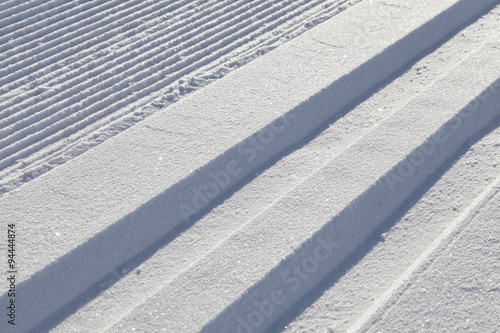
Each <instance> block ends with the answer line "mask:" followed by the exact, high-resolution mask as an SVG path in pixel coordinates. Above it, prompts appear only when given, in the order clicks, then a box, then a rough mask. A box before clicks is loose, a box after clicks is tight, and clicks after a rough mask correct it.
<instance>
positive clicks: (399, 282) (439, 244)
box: [347, 176, 500, 332]
mask: <svg viewBox="0 0 500 333" xmlns="http://www.w3.org/2000/svg"><path fill="white" fill-rule="evenodd" d="M499 185H500V176H497V177H496V178H495V179H494V180H493V181H492V182H491V183H489V184H488V186H486V187H485V188H484V190H483V191H482V192H481V193H479V195H478V196H477V197H475V198H474V199H473V200H472V201H471V202H470V204H469V205H468V206H467V207H466V208H465V210H464V211H463V212H462V213H461V214H460V215H459V216H457V217H456V218H455V219H454V220H453V221H452V222H451V223H450V224H449V225H448V226H447V227H446V228H445V229H444V230H443V231H442V233H441V234H440V235H439V236H438V237H436V239H434V241H433V242H432V243H431V244H430V245H429V246H428V247H427V248H426V249H425V251H423V252H422V253H421V254H420V256H419V257H418V258H417V259H415V260H414V261H413V262H412V264H411V265H410V266H409V267H408V268H407V269H406V270H405V271H404V272H403V274H401V275H400V276H399V277H398V278H397V279H395V280H394V282H393V283H392V284H391V285H390V286H389V288H387V290H386V291H385V292H384V293H383V294H382V295H381V296H380V297H379V298H378V299H377V300H376V301H375V302H374V303H373V305H372V306H370V307H369V308H368V309H366V311H364V312H363V314H362V315H361V316H360V317H359V318H358V320H357V321H356V322H355V323H354V324H353V325H352V326H351V327H350V328H349V329H348V330H347V331H348V332H361V331H366V330H368V329H369V328H370V327H371V324H370V323H371V322H374V321H373V319H375V317H376V316H377V317H381V316H383V314H384V313H386V312H387V311H388V310H389V309H390V308H391V307H392V306H394V305H395V304H396V302H397V301H398V299H400V298H401V297H402V296H403V295H404V292H405V291H406V290H407V289H408V288H409V287H410V286H411V285H412V284H413V282H414V281H415V280H416V279H418V278H419V277H420V276H421V275H422V274H423V272H424V271H426V270H427V269H429V268H430V265H432V262H433V260H432V259H433V257H435V256H436V255H438V253H439V252H440V251H442V250H443V249H445V248H446V247H447V246H449V245H450V244H451V243H452V241H453V239H454V238H455V237H456V236H457V235H458V234H459V233H460V231H461V230H463V228H464V227H465V226H466V225H467V224H468V223H469V222H470V221H471V220H472V219H473V217H474V216H475V215H476V214H477V213H478V212H479V211H480V209H481V208H482V207H484V206H485V205H486V204H487V203H488V201H490V200H491V199H492V198H493V197H494V196H495V195H496V194H497V193H498V192H499V191H500V189H499Z"/></svg>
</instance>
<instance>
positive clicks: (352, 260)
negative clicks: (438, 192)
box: [266, 117, 500, 333]
mask: <svg viewBox="0 0 500 333" xmlns="http://www.w3.org/2000/svg"><path fill="white" fill-rule="evenodd" d="M498 128H500V117H498V118H497V119H495V121H493V122H492V123H491V124H490V125H488V127H486V128H485V129H483V130H482V131H480V132H479V133H477V134H476V135H474V136H473V137H472V138H471V139H469V140H468V141H467V142H466V143H465V144H464V145H462V147H460V149H459V150H458V151H457V152H456V153H455V154H454V155H453V156H452V157H451V158H450V159H448V161H447V162H446V163H445V164H443V165H442V166H441V167H440V168H439V169H438V170H437V171H436V172H435V173H434V174H432V175H431V176H430V177H429V178H428V179H427V180H426V181H425V182H424V183H423V184H422V185H421V186H420V187H419V188H417V190H416V191H415V192H413V194H412V195H411V196H410V197H409V198H408V199H406V200H405V201H404V202H403V204H401V205H400V206H399V208H398V209H397V210H396V211H395V212H394V213H393V214H392V215H391V216H390V217H389V218H388V219H387V220H386V221H385V222H384V223H382V225H380V226H379V227H378V228H377V229H375V231H374V232H373V233H372V235H371V236H370V237H369V238H368V239H367V240H366V241H365V242H364V243H363V244H362V245H361V246H359V247H358V248H356V249H355V250H354V251H353V252H352V253H351V254H350V255H349V256H348V257H346V259H345V260H344V261H343V262H342V263H341V264H340V265H339V266H338V267H337V268H336V269H335V270H333V271H332V272H331V273H330V274H328V275H327V276H326V277H325V278H324V279H323V280H321V282H320V283H318V284H317V285H316V286H315V287H314V288H312V289H311V290H310V292H309V293H307V294H306V295H305V296H304V297H302V298H301V299H300V300H299V301H298V302H296V303H295V304H294V305H293V306H292V307H291V308H290V309H289V310H287V311H286V312H285V313H284V314H282V315H281V317H280V318H279V319H278V320H277V321H275V322H274V323H273V325H272V326H271V327H270V328H269V329H267V330H266V333H278V332H283V331H284V330H285V328H286V326H287V325H289V324H290V323H292V322H293V321H294V320H295V319H297V318H298V317H299V316H300V315H301V314H302V313H304V311H305V310H306V309H307V308H309V307H311V306H312V305H313V304H314V303H315V302H316V301H318V300H319V299H320V298H321V296H322V295H323V294H324V293H325V292H326V291H328V290H329V289H330V288H331V287H333V286H334V285H335V284H336V283H337V282H338V281H339V280H340V278H341V277H343V276H344V275H345V274H346V273H347V272H348V271H349V270H350V269H352V268H353V267H355V266H356V265H357V264H358V263H359V262H360V261H361V260H362V259H363V258H364V257H365V256H366V255H367V254H368V253H370V252H371V251H372V250H373V249H374V248H375V246H376V245H377V244H378V243H379V242H381V241H383V240H382V234H384V233H386V232H388V231H390V230H391V229H392V228H393V227H394V226H395V225H396V224H397V222H398V221H400V220H401V219H402V218H403V217H404V216H405V215H406V213H407V212H408V211H409V210H411V209H412V208H413V207H414V206H415V205H416V204H417V203H418V202H419V201H420V200H421V199H422V198H423V196H424V195H425V194H426V193H427V192H428V191H429V190H430V189H431V188H432V187H433V186H434V185H435V184H436V183H437V182H438V181H439V180H440V179H441V177H443V175H445V174H446V173H447V172H448V171H449V170H450V169H451V168H452V167H453V165H454V164H455V163H456V162H457V161H458V160H460V159H461V158H462V157H463V156H464V155H465V154H466V153H467V151H469V149H470V148H471V147H472V146H473V145H474V144H476V143H478V142H479V141H480V140H481V139H483V138H484V137H486V136H487V135H489V134H490V133H492V132H493V131H494V130H496V129H498Z"/></svg>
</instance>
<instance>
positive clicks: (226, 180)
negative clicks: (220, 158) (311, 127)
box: [178, 113, 296, 223]
mask: <svg viewBox="0 0 500 333" xmlns="http://www.w3.org/2000/svg"><path fill="white" fill-rule="evenodd" d="M295 117H296V116H295V115H293V114H291V113H287V114H285V115H283V116H282V117H280V118H278V119H276V120H275V121H273V122H272V123H270V124H269V125H268V126H266V127H265V128H263V129H261V130H260V131H258V132H257V133H255V134H253V135H252V136H250V137H249V138H247V139H245V140H244V141H242V142H241V143H239V144H238V145H237V153H236V156H235V157H234V158H231V159H229V160H228V161H227V162H226V163H225V167H224V168H222V169H220V170H219V171H215V172H214V171H209V172H207V177H205V179H208V181H206V182H205V183H203V184H197V185H195V186H193V187H191V192H192V195H191V198H192V199H191V200H189V201H188V202H181V203H180V204H179V205H178V209H179V212H180V214H181V216H182V217H183V219H184V222H185V223H190V222H191V221H190V219H191V217H192V216H196V215H197V214H199V213H200V211H201V210H202V209H204V208H205V207H206V206H207V205H208V204H209V203H210V201H211V200H213V199H215V198H217V197H218V196H219V195H220V194H222V193H223V192H224V191H226V190H227V189H228V188H229V186H230V184H231V180H232V179H233V178H236V177H238V176H240V175H241V174H242V173H243V172H244V171H247V172H248V171H249V170H245V169H248V164H249V163H251V162H253V161H254V160H255V159H256V158H257V156H258V155H259V154H263V153H265V151H266V150H267V149H269V147H270V146H271V144H272V143H273V142H274V141H275V140H276V138H277V137H278V136H279V135H283V133H284V132H285V131H286V130H289V129H290V127H291V122H292V120H293V119H295Z"/></svg>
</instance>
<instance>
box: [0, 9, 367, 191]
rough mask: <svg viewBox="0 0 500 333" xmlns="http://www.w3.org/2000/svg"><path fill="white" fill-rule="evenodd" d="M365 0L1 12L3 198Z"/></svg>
mask: <svg viewBox="0 0 500 333" xmlns="http://www.w3.org/2000/svg"><path fill="white" fill-rule="evenodd" d="M357 2H359V0H358V1H350V2H347V1H345V0H336V1H332V0H319V1H304V0H301V1H290V0H288V1H263V0H258V1H248V0H240V1H214V0H211V1H203V2H201V1H197V2H196V1H188V0H183V1H161V2H158V3H153V2H141V1H137V0H136V1H117V0H114V1H88V2H81V3H79V2H78V1H72V2H69V3H64V4H62V3H61V2H60V1H55V0H52V1H48V2H46V3H44V2H40V1H31V2H30V3H29V8H25V7H26V4H22V5H20V6H18V7H20V8H17V7H16V8H11V10H12V11H14V10H15V9H17V10H15V11H14V12H15V14H13V15H12V16H8V12H9V11H8V10H5V11H4V12H0V14H2V13H4V17H5V18H4V19H3V20H0V27H1V29H2V30H1V31H2V32H3V33H2V34H1V36H0V41H1V43H2V46H0V52H1V53H0V192H6V191H9V190H11V189H13V188H15V187H16V186H19V185H20V184H22V183H25V182H27V181H29V180H31V179H32V178H34V177H36V176H38V175H40V174H41V173H43V172H45V171H47V170H49V169H51V168H53V167H54V166H57V165H59V164H61V163H63V162H65V161H67V160H69V159H70V158H72V157H74V156H76V155H79V154H81V153H82V152H84V151H85V150H87V149H88V148H90V147H92V146H95V145H97V144H99V143H100V142H102V141H104V140H105V139H106V138H108V137H110V136H112V135H115V134H116V133H119V132H121V131H123V130H124V129H126V128H128V127H130V126H131V125H133V124H134V123H137V122H139V121H140V120H142V119H144V118H145V117H146V116H147V115H149V114H152V113H154V112H156V110H160V109H163V108H164V107H165V106H166V105H168V104H170V103H172V102H174V101H176V100H177V99H179V98H180V97H182V96H183V95H186V94H187V93H189V92H192V91H194V90H197V89H199V88H200V87H202V86H204V85H206V84H207V83H208V82H210V81H213V80H215V79H217V78H218V77H221V76H223V75H224V74H225V73H227V72H229V71H231V70H232V69H234V68H236V67H239V66H241V65H243V64H244V63H247V62H249V61H250V60H251V59H253V58H255V57H257V56H259V55H261V54H264V53H266V52H268V51H269V50H271V49H273V48H275V47H277V46H278V45H279V44H281V43H283V42H284V41H286V40H288V39H291V38H293V37H294V36H296V35H298V34H300V33H302V32H303V31H304V30H307V29H308V28H311V27H313V26H314V25H316V24H318V23H320V22H323V21H325V20H326V19H328V18H330V17H332V16H333V15H335V14H337V13H339V12H341V11H343V10H344V9H346V8H347V7H350V6H351V5H354V4H355V3H357ZM21 7H22V8H21ZM7 17H8V18H7ZM35 22H37V23H35Z"/></svg>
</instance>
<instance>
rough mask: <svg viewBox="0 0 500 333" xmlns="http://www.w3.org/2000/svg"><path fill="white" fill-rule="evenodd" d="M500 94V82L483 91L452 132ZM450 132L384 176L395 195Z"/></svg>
mask: <svg viewBox="0 0 500 333" xmlns="http://www.w3.org/2000/svg"><path fill="white" fill-rule="evenodd" d="M499 93H500V81H496V82H495V83H493V84H492V85H490V86H489V87H488V88H487V89H486V90H485V91H483V92H482V93H481V94H480V95H479V96H478V97H477V98H474V100H473V101H472V102H471V103H470V104H468V105H467V106H466V107H465V109H464V110H463V112H460V113H459V114H458V115H457V116H456V117H455V118H453V119H452V120H453V121H454V122H453V123H452V124H451V130H453V131H456V130H457V129H458V128H459V127H461V126H463V125H464V124H465V120H466V119H468V118H470V116H471V115H472V114H473V113H474V112H476V111H477V110H478V109H479V108H480V106H481V105H482V104H483V103H484V102H485V101H486V100H487V99H489V98H491V97H492V96H495V95H497V94H499ZM449 136H450V131H449V130H445V129H440V130H439V131H438V132H437V133H436V134H435V135H433V136H431V137H430V138H429V139H428V140H426V141H425V143H424V144H423V145H421V146H420V147H418V148H417V149H415V150H414V151H412V152H411V153H410V155H409V156H408V157H407V158H405V159H404V160H403V161H402V162H401V163H399V164H398V165H397V166H396V167H395V168H394V169H393V170H391V171H390V172H389V174H387V175H386V176H384V178H385V181H386V182H387V184H388V185H389V188H390V189H391V191H392V192H393V193H394V191H396V186H397V185H398V184H402V183H404V182H405V179H407V178H408V177H410V176H412V175H414V174H415V172H416V171H417V169H418V168H419V167H421V166H422V165H423V164H424V163H425V161H426V159H427V158H429V157H431V156H433V155H435V154H436V149H437V147H438V146H439V145H440V144H443V143H444V142H446V141H448V140H449V139H450V137H449Z"/></svg>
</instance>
